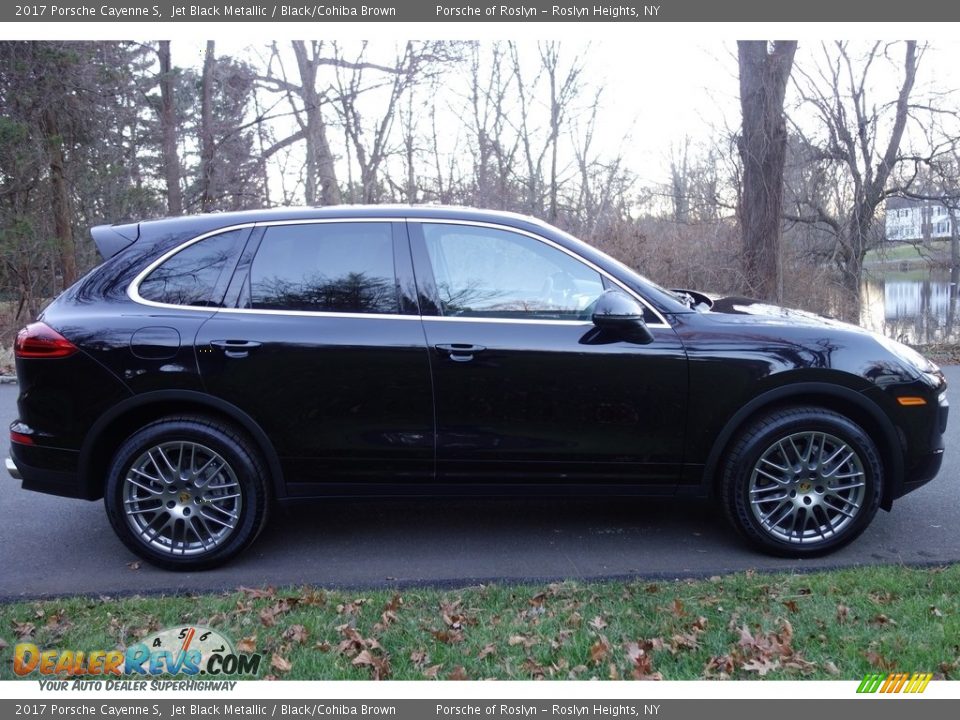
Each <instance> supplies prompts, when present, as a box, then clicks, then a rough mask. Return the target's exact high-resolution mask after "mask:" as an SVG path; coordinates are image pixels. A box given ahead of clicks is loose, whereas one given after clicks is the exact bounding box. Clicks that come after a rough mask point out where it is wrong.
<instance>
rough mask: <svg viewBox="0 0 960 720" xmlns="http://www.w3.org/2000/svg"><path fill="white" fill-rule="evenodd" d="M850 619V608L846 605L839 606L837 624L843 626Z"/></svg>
mask: <svg viewBox="0 0 960 720" xmlns="http://www.w3.org/2000/svg"><path fill="white" fill-rule="evenodd" d="M849 617H850V608H848V607H847V606H846V605H844V604H842V603H841V604H839V605H837V623H838V624H840V625H843V624H844V623H845V622H847V619H848V618H849Z"/></svg>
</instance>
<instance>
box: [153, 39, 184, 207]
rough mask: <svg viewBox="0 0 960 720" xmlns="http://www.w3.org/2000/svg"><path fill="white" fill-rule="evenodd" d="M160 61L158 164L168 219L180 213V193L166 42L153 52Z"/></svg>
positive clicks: (174, 119) (171, 77)
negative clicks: (162, 177)
mask: <svg viewBox="0 0 960 720" xmlns="http://www.w3.org/2000/svg"><path fill="white" fill-rule="evenodd" d="M157 55H158V56H159V58H160V133H161V136H162V139H161V143H160V149H161V162H162V163H163V176H164V180H165V182H166V187H167V210H168V211H169V213H170V214H171V215H181V214H182V213H183V194H182V193H181V191H180V155H179V153H178V152H177V114H176V99H175V97H174V92H175V91H174V88H175V85H176V83H175V76H174V71H173V68H172V65H171V60H170V41H169V40H161V41H160V43H159V46H158V48H157Z"/></svg>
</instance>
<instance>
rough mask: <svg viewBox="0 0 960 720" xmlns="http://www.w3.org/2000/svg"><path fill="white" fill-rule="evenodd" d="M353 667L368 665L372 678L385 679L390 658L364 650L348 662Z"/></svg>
mask: <svg viewBox="0 0 960 720" xmlns="http://www.w3.org/2000/svg"><path fill="white" fill-rule="evenodd" d="M350 664H351V665H353V666H354V667H369V668H370V669H371V670H372V671H373V679H374V680H385V679H386V678H388V677H389V676H390V660H389V658H388V657H387V656H385V655H384V656H377V655H374V654H373V653H371V652H370V651H369V650H364V651H363V652H361V653H360V654H359V655H357V656H356V657H355V658H354V659H353V661H352V662H351V663H350Z"/></svg>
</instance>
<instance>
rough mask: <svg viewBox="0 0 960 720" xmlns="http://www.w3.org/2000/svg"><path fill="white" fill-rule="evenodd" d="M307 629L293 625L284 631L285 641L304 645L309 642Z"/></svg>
mask: <svg viewBox="0 0 960 720" xmlns="http://www.w3.org/2000/svg"><path fill="white" fill-rule="evenodd" d="M307 634H308V633H307V629H306V628H305V627H304V626H303V625H291V626H290V627H288V628H287V629H286V630H284V631H283V639H284V640H288V641H289V642H293V643H297V644H298V645H303V644H304V643H305V642H306V641H307Z"/></svg>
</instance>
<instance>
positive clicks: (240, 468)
mask: <svg viewBox="0 0 960 720" xmlns="http://www.w3.org/2000/svg"><path fill="white" fill-rule="evenodd" d="M266 478H267V472H266V469H265V466H264V463H263V461H262V460H261V458H260V454H259V453H258V452H257V451H256V450H255V449H254V447H253V443H252V442H251V441H250V440H249V439H247V437H246V436H245V435H243V434H241V433H239V432H238V431H237V430H236V429H235V428H233V427H232V426H230V425H228V424H226V423H223V422H220V421H218V420H214V419H211V418H204V417H193V416H189V417H168V418H164V419H162V420H158V421H157V422H154V423H151V424H150V425H147V426H146V427H143V428H141V429H140V430H138V431H137V432H135V433H134V434H133V435H131V436H130V437H129V438H127V439H126V440H125V441H124V442H123V443H122V444H121V445H120V447H119V448H118V449H117V452H116V454H115V455H114V457H113V460H112V462H111V463H110V469H109V471H108V475H107V485H106V490H105V492H104V498H103V500H104V505H105V506H106V510H107V517H108V518H109V519H110V524H111V525H112V526H113V529H114V531H115V532H116V533H117V535H118V536H119V538H120V539H121V540H122V541H123V543H124V545H126V546H127V547H128V548H129V549H130V550H132V551H133V552H134V553H136V554H137V555H139V556H140V557H142V558H143V559H144V560H146V561H147V562H149V563H151V564H153V565H157V566H158V567H162V568H166V569H168V570H205V569H208V568H212V567H215V566H217V565H220V564H222V563H224V562H226V561H227V560H229V559H230V558H232V557H234V556H235V555H237V554H238V553H239V552H241V551H242V550H243V549H244V548H246V547H247V546H248V545H250V543H252V542H253V541H254V540H255V539H256V537H257V535H259V534H260V531H261V530H262V529H263V526H264V525H265V524H266V520H267V510H268V505H269V497H268V493H267V489H266Z"/></svg>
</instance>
